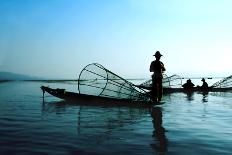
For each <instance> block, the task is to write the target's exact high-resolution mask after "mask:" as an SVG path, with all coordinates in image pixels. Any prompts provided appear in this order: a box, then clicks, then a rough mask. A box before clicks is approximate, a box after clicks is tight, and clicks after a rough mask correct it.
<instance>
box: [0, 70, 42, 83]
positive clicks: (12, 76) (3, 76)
mask: <svg viewBox="0 0 232 155" xmlns="http://www.w3.org/2000/svg"><path fill="white" fill-rule="evenodd" d="M39 79H40V78H38V77H33V76H29V75H23V74H16V73H11V72H0V81H3V80H39Z"/></svg>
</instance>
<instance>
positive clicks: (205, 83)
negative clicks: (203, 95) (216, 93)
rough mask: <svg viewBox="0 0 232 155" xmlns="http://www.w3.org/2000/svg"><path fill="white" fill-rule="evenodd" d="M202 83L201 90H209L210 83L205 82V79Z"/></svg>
mask: <svg viewBox="0 0 232 155" xmlns="http://www.w3.org/2000/svg"><path fill="white" fill-rule="evenodd" d="M201 81H202V82H203V83H202V86H201V88H202V89H208V88H209V86H208V83H207V82H206V81H205V79H204V78H202V79H201Z"/></svg>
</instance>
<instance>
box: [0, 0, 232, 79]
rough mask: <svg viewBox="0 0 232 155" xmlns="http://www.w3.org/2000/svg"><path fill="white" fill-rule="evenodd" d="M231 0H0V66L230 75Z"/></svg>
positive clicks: (59, 71) (60, 71)
mask: <svg viewBox="0 0 232 155" xmlns="http://www.w3.org/2000/svg"><path fill="white" fill-rule="evenodd" d="M231 6H232V1H231V0H1V1H0V71H10V72H15V73H21V74H29V75H35V76H40V77H41V76H42V77H57V78H77V77H78V75H79V73H80V71H81V69H82V68H83V67H84V66H86V65H87V64H89V63H93V62H97V63H100V64H102V65H103V66H105V67H106V68H107V69H110V70H111V71H113V72H114V73H116V74H118V75H120V76H122V77H124V78H149V77H150V75H151V74H150V73H149V66H150V63H151V61H152V60H153V59H154V57H153V56H152V55H153V54H154V53H155V51H156V50H159V51H160V52H161V53H162V54H163V55H164V57H162V59H161V61H163V62H164V64H165V66H166V69H167V72H166V74H168V75H171V74H179V75H181V76H228V75H231V73H232V72H231V71H232V70H231V68H232V63H231V57H232V53H231V51H232V47H231V43H232V37H231V36H232V9H231Z"/></svg>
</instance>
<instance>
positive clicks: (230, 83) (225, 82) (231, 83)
mask: <svg viewBox="0 0 232 155" xmlns="http://www.w3.org/2000/svg"><path fill="white" fill-rule="evenodd" d="M212 87H215V88H232V75H231V76H228V77H226V78H224V79H222V80H220V81H218V82H216V83H214V84H213V85H212Z"/></svg>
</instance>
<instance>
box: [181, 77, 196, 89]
mask: <svg viewBox="0 0 232 155" xmlns="http://www.w3.org/2000/svg"><path fill="white" fill-rule="evenodd" d="M194 86H195V85H194V84H193V83H192V81H191V80H190V79H188V80H187V82H186V83H185V84H183V85H182V87H183V88H184V89H192V88H193V87H194Z"/></svg>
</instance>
